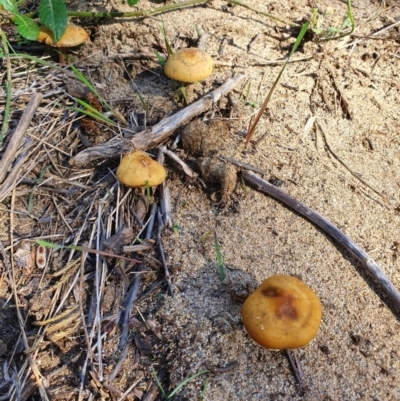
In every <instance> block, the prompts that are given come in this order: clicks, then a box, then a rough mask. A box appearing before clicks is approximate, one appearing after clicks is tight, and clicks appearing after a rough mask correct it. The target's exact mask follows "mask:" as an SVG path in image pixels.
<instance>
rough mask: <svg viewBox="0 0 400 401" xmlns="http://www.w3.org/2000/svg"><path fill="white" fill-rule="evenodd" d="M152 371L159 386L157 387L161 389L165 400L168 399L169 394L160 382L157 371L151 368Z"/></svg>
mask: <svg viewBox="0 0 400 401" xmlns="http://www.w3.org/2000/svg"><path fill="white" fill-rule="evenodd" d="M151 370H152V371H153V376H154V380H155V382H156V384H157V387H158V388H159V389H160V391H161V393H162V395H163V396H164V398H168V396H167V393H166V392H165V390H164V388H163V386H162V384H161V382H160V379H159V378H158V376H157V373H156V372H155V370H154V369H153V368H151Z"/></svg>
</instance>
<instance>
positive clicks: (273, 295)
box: [242, 275, 322, 350]
mask: <svg viewBox="0 0 400 401" xmlns="http://www.w3.org/2000/svg"><path fill="white" fill-rule="evenodd" d="M321 315H322V309H321V303H320V301H319V299H318V297H317V295H316V294H315V293H314V291H312V290H311V289H310V288H309V287H307V286H306V285H305V284H304V283H303V282H302V281H300V280H298V279H297V278H295V277H291V276H285V275H276V276H272V277H270V278H268V279H267V280H265V281H263V282H262V283H261V285H260V286H259V287H258V288H257V289H256V291H255V292H253V293H252V294H251V295H250V296H249V297H248V298H247V299H246V301H245V302H244V304H243V307H242V320H243V324H244V327H245V328H246V331H247V333H248V334H249V335H250V337H251V338H252V339H253V340H254V341H255V342H256V343H258V344H259V345H261V346H263V347H265V348H268V349H275V350H276V349H293V348H299V347H303V346H304V345H306V344H308V343H309V342H310V341H311V340H312V339H313V338H314V337H315V335H316V334H317V331H318V328H319V326H320V323H321Z"/></svg>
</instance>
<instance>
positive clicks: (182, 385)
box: [168, 370, 209, 399]
mask: <svg viewBox="0 0 400 401" xmlns="http://www.w3.org/2000/svg"><path fill="white" fill-rule="evenodd" d="M205 373H209V370H202V371H201V372H198V373H195V374H194V375H193V376H190V377H188V378H187V379H185V380H184V381H183V382H182V383H180V384H179V385H178V386H177V387H176V388H175V390H174V391H173V392H172V393H170V394H169V395H168V399H169V398H171V397H173V396H174V395H175V394H176V393H177V392H178V391H179V390H181V389H182V387H184V386H186V384H188V383H189V382H191V381H192V380H194V379H195V378H196V377H199V376H201V375H204V374H205Z"/></svg>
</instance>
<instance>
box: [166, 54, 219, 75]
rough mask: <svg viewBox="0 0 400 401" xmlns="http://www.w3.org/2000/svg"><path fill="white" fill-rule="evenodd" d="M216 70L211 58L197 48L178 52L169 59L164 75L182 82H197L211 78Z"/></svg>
mask: <svg viewBox="0 0 400 401" xmlns="http://www.w3.org/2000/svg"><path fill="white" fill-rule="evenodd" d="M213 68H214V62H213V59H212V58H211V56H210V55H209V54H208V53H206V52H205V51H204V50H200V49H197V48H195V47H189V48H187V49H181V50H178V51H177V52H176V53H173V54H171V55H170V56H169V57H168V60H167V62H166V63H165V66H164V73H165V75H167V76H168V77H170V78H171V79H174V80H175V81H181V82H197V81H201V80H203V79H206V78H207V77H209V76H210V75H211V74H212V72H213Z"/></svg>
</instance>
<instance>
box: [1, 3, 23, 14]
mask: <svg viewBox="0 0 400 401" xmlns="http://www.w3.org/2000/svg"><path fill="white" fill-rule="evenodd" d="M0 6H3V8H4V9H5V10H7V11H9V12H10V13H13V14H19V11H18V7H17V3H16V1H15V0H0Z"/></svg>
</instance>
